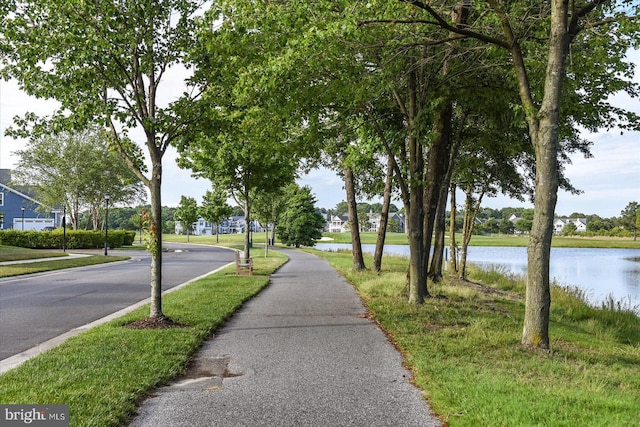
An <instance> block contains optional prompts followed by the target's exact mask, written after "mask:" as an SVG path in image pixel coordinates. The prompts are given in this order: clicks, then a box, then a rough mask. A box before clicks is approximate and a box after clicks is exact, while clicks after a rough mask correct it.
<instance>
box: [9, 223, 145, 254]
mask: <svg viewBox="0 0 640 427" xmlns="http://www.w3.org/2000/svg"><path fill="white" fill-rule="evenodd" d="M64 238H65V236H64V233H63V230H62V229H60V228H58V229H55V230H53V231H18V230H0V243H1V244H3V245H7V246H17V247H21V248H30V249H62V242H63V239H64ZM134 238H135V232H127V231H124V230H113V231H109V233H108V241H109V242H108V243H109V247H110V248H119V247H122V246H124V245H125V244H128V245H131V244H133V240H134ZM128 242H130V243H128ZM65 246H66V247H67V248H68V249H99V248H103V247H104V231H87V230H67V231H66V245H65Z"/></svg>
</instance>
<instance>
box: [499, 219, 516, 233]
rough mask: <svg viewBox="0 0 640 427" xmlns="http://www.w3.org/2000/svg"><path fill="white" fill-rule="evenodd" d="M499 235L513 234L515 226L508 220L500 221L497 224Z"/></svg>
mask: <svg viewBox="0 0 640 427" xmlns="http://www.w3.org/2000/svg"><path fill="white" fill-rule="evenodd" d="M499 227H500V233H502V234H513V231H514V230H515V226H514V225H513V223H512V222H511V221H509V220H508V219H504V218H503V219H501V220H500V222H499Z"/></svg>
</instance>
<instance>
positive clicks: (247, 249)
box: [244, 194, 251, 259]
mask: <svg viewBox="0 0 640 427" xmlns="http://www.w3.org/2000/svg"><path fill="white" fill-rule="evenodd" d="M250 210H251V205H250V204H249V195H248V194H247V195H246V197H245V199H244V258H245V259H249V258H251V212H250Z"/></svg>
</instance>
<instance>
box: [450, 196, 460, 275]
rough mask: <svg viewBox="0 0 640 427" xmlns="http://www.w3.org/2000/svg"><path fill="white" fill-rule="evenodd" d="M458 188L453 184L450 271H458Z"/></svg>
mask: <svg viewBox="0 0 640 427" xmlns="http://www.w3.org/2000/svg"><path fill="white" fill-rule="evenodd" d="M456 188H457V186H456V185H455V184H451V191H450V192H451V215H450V216H449V252H450V256H449V271H451V272H454V271H458V262H457V261H458V254H457V251H458V247H457V244H456V210H457V206H456Z"/></svg>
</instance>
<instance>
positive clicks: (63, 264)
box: [0, 255, 129, 278]
mask: <svg viewBox="0 0 640 427" xmlns="http://www.w3.org/2000/svg"><path fill="white" fill-rule="evenodd" d="M126 259H129V257H123V256H113V255H110V256H104V255H91V256H87V257H82V258H62V259H59V260H51V261H36V262H28V263H21V264H11V265H0V278H1V277H12V276H20V275H23V274H32V273H42V272H44V271H53V270H63V269H66V268H74V267H84V266H87V265H95V264H105V263H108V262H116V261H124V260H126Z"/></svg>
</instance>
